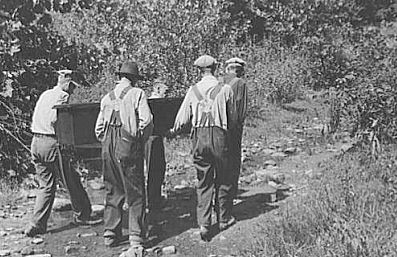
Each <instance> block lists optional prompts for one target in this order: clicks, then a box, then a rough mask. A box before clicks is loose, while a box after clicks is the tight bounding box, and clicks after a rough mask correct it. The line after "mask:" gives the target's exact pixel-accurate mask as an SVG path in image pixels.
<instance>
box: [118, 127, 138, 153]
mask: <svg viewBox="0 0 397 257" xmlns="http://www.w3.org/2000/svg"><path fill="white" fill-rule="evenodd" d="M141 152H142V143H141V139H140V138H139V137H133V136H131V135H130V134H129V133H128V132H127V131H125V130H124V129H121V133H120V136H119V137H117V138H116V147H115V157H116V158H117V159H118V160H128V159H135V158H138V157H140V155H141Z"/></svg>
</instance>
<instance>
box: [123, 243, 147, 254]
mask: <svg viewBox="0 0 397 257" xmlns="http://www.w3.org/2000/svg"><path fill="white" fill-rule="evenodd" d="M145 254H146V251H145V248H143V246H141V245H137V246H131V247H130V248H129V249H128V250H127V251H125V252H123V253H122V254H120V256H119V257H144V256H145Z"/></svg>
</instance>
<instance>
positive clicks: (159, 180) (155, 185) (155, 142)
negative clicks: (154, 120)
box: [145, 136, 166, 210]
mask: <svg viewBox="0 0 397 257" xmlns="http://www.w3.org/2000/svg"><path fill="white" fill-rule="evenodd" d="M145 158H146V170H147V204H148V208H149V210H152V209H156V207H159V204H160V203H161V186H162V184H163V182H164V175H165V169H166V163H165V154H164V142H163V137H162V136H150V137H149V139H148V141H147V142H146V145H145Z"/></svg>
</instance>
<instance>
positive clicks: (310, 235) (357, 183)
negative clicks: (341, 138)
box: [241, 149, 397, 257]
mask: <svg viewBox="0 0 397 257" xmlns="http://www.w3.org/2000/svg"><path fill="white" fill-rule="evenodd" d="M396 160H397V154H396V151H395V149H393V150H389V151H388V152H386V153H384V154H383V155H382V156H381V157H380V158H379V159H378V160H373V159H371V158H370V157H369V156H368V155H367V154H366V153H365V152H363V151H358V152H355V153H349V154H346V155H344V156H341V157H339V158H336V159H332V160H330V161H329V162H328V163H327V165H326V167H325V169H324V170H323V176H322V178H320V179H317V180H313V181H311V183H310V185H311V187H310V188H309V189H308V191H307V192H306V194H304V196H301V197H300V199H295V200H294V201H291V202H290V203H289V205H288V206H287V207H285V208H286V209H284V210H283V211H282V213H283V216H282V217H281V219H279V220H269V221H268V222H266V223H265V224H263V225H261V226H260V228H259V232H258V233H259V234H261V235H262V236H261V237H260V238H259V239H258V240H257V241H256V242H254V243H253V244H252V246H251V248H250V249H249V250H246V251H242V253H241V255H242V256H280V257H281V256H282V257H284V256H296V257H299V256H302V257H312V256H313V257H314V256H316V257H317V256H327V257H328V256H346V257H352V256H385V257H392V256H396V254H397V233H396V231H397V214H396V210H397V201H396V200H397V194H396V192H397V174H396V173H395V170H396V169H397V162H396Z"/></svg>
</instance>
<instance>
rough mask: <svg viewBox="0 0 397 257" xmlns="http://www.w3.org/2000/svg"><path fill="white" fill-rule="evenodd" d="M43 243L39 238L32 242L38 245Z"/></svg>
mask: <svg viewBox="0 0 397 257" xmlns="http://www.w3.org/2000/svg"><path fill="white" fill-rule="evenodd" d="M43 242H44V239H43V238H41V237H38V238H35V239H33V240H32V244H35V245H38V244H41V243H43Z"/></svg>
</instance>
